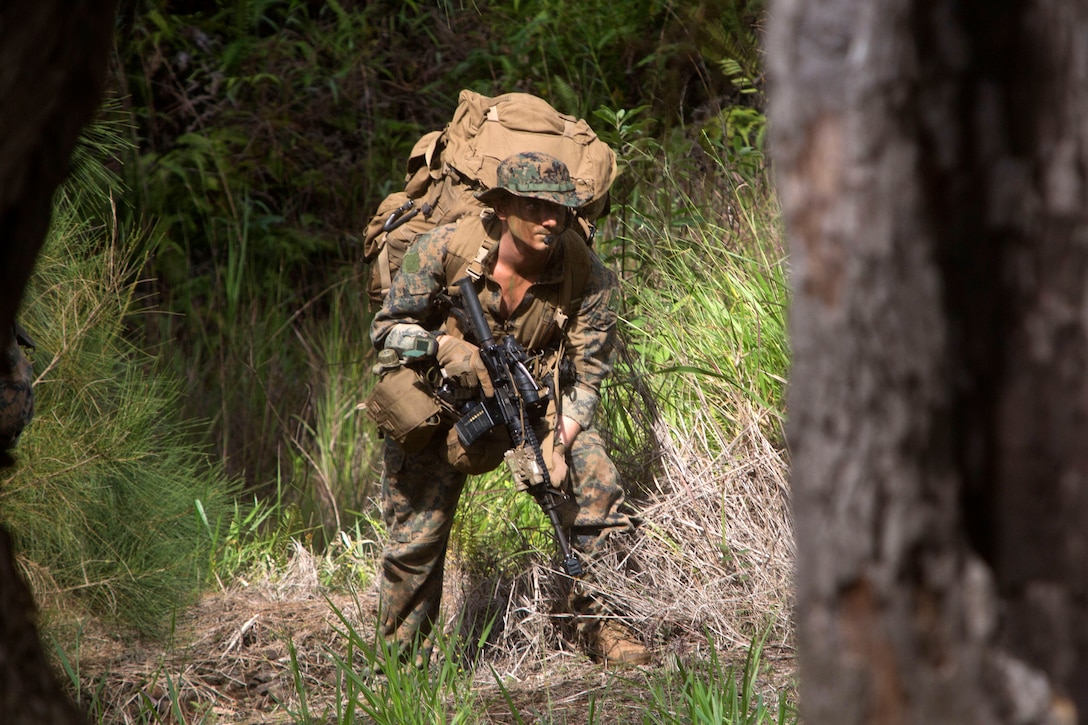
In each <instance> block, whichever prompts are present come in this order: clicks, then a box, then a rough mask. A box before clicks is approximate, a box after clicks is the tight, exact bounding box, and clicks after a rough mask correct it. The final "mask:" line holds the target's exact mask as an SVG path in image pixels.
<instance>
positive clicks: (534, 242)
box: [496, 197, 568, 250]
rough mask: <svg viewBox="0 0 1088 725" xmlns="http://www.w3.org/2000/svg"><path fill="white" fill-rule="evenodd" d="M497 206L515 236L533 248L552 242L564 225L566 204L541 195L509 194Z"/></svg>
mask: <svg viewBox="0 0 1088 725" xmlns="http://www.w3.org/2000/svg"><path fill="white" fill-rule="evenodd" d="M503 207H504V208H502V209H498V210H496V211H497V212H498V214H499V218H500V219H504V220H505V221H506V224H507V226H508V227H509V229H510V233H511V234H512V235H513V237H514V239H515V240H517V241H519V242H521V243H523V244H525V245H527V246H529V247H530V248H532V249H537V250H544V249H547V248H549V247H550V246H551V245H552V243H554V242H555V239H556V237H557V236H558V234H559V233H560V232H562V231H563V230H564V229H566V227H567V215H568V211H567V208H566V207H565V206H562V205H560V204H553V203H551V202H549V201H544V200H542V199H526V198H523V197H510V198H509V201H508V202H507V203H506V204H504V205H503Z"/></svg>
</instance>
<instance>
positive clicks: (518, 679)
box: [79, 586, 652, 725]
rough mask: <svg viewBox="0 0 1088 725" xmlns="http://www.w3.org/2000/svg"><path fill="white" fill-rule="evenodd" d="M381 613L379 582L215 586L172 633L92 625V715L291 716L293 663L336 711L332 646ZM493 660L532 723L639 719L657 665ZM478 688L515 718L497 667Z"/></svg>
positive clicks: (577, 658)
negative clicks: (146, 637)
mask: <svg viewBox="0 0 1088 725" xmlns="http://www.w3.org/2000/svg"><path fill="white" fill-rule="evenodd" d="M334 608H335V610H334ZM337 610H338V611H339V615H338V614H337ZM376 615H377V599H376V596H375V594H374V592H372V591H371V592H361V593H358V594H354V595H349V594H343V593H341V594H328V593H326V594H315V593H313V592H311V591H305V590H291V589H290V588H288V589H286V590H278V589H276V588H275V587H270V586H262V587H250V588H235V589H231V590H229V591H222V592H216V593H212V594H209V595H207V596H205V597H204V598H203V599H202V600H201V601H200V602H199V603H198V604H197V605H196V606H195V607H193V608H191V609H190V610H189V611H187V612H185V613H184V614H183V615H182V616H180V617H179V618H178V621H177V624H176V627H175V629H174V632H173V635H172V636H171V637H170V638H169V641H166V642H146V641H123V640H121V639H119V638H117V637H115V636H111V635H109V634H106V633H104V632H93V631H89V630H87V631H84V634H83V637H82V643H81V648H80V652H81V657H80V661H79V667H80V675H81V681H82V687H83V688H84V689H85V693H84V694H85V697H84V700H85V701H86V699H87V697H88V696H89V695H90V693H92V692H97V693H99V695H98V701H99V702H100V703H101V706H102V710H101V711H100V712H98V713H92V714H93V715H95V720H96V721H104V722H111V723H112V722H140V721H143V720H142V717H141V713H142V712H144V713H146V711H147V710H148V709H149V708H151V707H154V708H155V709H156V710H158V711H159V713H160V714H161V716H162V717H163V720H164V721H165V722H177V721H178V720H179V718H178V717H177V713H176V712H174V711H173V708H174V707H175V706H176V704H180V706H181V716H182V717H181V718H180V719H181V721H183V722H185V723H196V722H201V721H202V720H203V721H206V722H215V723H237V724H244V725H257V724H258V723H261V724H264V723H293V722H296V718H295V717H293V716H292V712H298V709H299V702H298V695H297V692H298V689H297V685H296V682H295V676H296V674H295V673H296V672H297V673H299V676H301V678H302V679H303V680H304V682H305V686H306V690H307V692H308V693H309V696H308V703H307V704H308V708H309V711H310V712H311V713H323V712H335V706H336V702H335V700H336V697H337V693H336V679H337V677H336V675H337V668H336V665H335V663H334V661H333V657H332V654H333V653H338V654H339V655H340V656H343V653H344V650H345V637H344V636H343V634H342V632H343V631H344V629H345V624H344V622H343V621H341V619H340V616H342V617H344V618H345V619H346V620H347V621H348V622H350V623H351V625H352V627H353V628H355V630H356V631H357V632H359V633H361V634H363V635H364V636H366V635H368V634H369V633H370V632H371V631H372V628H373V623H374V621H375V619H376ZM292 649H293V653H292ZM292 657H294V662H295V663H296V664H295V665H293V664H292ZM489 664H492V666H494V667H496V670H497V671H500V672H501V671H503V670H504V669H510V670H511V672H510V673H506V672H504V674H502V678H503V688H505V689H506V691H507V692H506V694H507V695H509V696H510V697H511V698H512V699H513V701H514V703H515V707H516V709H517V712H518V713H519V715H520V717H521V718H523V719H524V720H525V721H527V722H528V721H536V718H535V717H533V713H548V714H549V718H550V719H551V721H552V722H563V723H580V722H587V721H588V718H589V710H590V707H592V708H594V716H595V721H596V722H623V721H632V720H635V719H637V720H641V716H640V714H639V713H641V712H642V710H643V708H644V707H645V704H646V703H645V698H646V697H647V696H648V695H647V678H648V677H650V675H651V672H652V666H651V667H646V668H624V669H622V670H615V669H613V670H609V669H606V668H604V667H602V666H600V665H597V664H594V663H593V662H591V661H590V660H589V659H588V658H587V657H585V656H584V655H583V654H581V653H580V652H577V651H573V650H570V651H556V652H553V653H550V654H549V656H548V662H546V663H544V665H543V666H534V667H532V668H528V669H526V668H520V674H518V673H517V671H518V670H519V668H506V667H505V666H506V665H507V664H509V663H502V662H495V663H489ZM474 689H475V690H476V694H477V702H478V703H479V710H478V712H479V714H480V715H481V716H483V719H484V720H485V721H486V722H493V723H515V722H518V721H519V720H518V718H517V717H515V716H514V715H512V714H511V707H510V705H509V703H508V702H507V701H506V695H504V694H503V692H502V691H501V690H500V689H499V687H498V685H497V684H496V683H495V681H494V679H493V675H492V674H491V672H490V668H489V667H486V666H482V667H477V675H476V683H475V684H474ZM173 693H178V694H177V696H174V695H173ZM591 702H592V703H593V704H592V706H591V704H590V703H591ZM315 721H318V722H319V721H320V719H316V720H315ZM360 721H364V720H360Z"/></svg>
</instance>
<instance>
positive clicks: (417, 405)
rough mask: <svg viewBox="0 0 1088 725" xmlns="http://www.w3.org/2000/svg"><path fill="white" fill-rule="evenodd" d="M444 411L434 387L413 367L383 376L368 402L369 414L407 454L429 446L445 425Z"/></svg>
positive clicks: (396, 370)
mask: <svg viewBox="0 0 1088 725" xmlns="http://www.w3.org/2000/svg"><path fill="white" fill-rule="evenodd" d="M441 412H442V408H441V407H440V406H439V404H438V400H437V399H436V398H435V397H434V395H433V394H432V393H431V386H430V385H429V384H428V383H427V381H425V380H424V379H423V378H422V377H421V376H420V375H419V373H417V372H416V371H415V370H413V369H412V368H410V367H406V366H403V365H402V366H401V367H399V368H396V369H395V370H391V371H390V372H387V373H386V374H384V375H383V376H382V378H381V380H379V381H378V383H377V385H375V386H374V390H373V391H372V392H371V393H370V397H368V398H367V399H366V415H367V417H368V418H370V420H372V421H374V424H375V425H376V426H378V430H380V431H381V432H382V433H384V434H385V435H386V437H388V438H391V439H392V440H394V441H396V442H397V443H398V444H400V446H401V448H403V449H404V450H405V452H407V453H415V452H416V451H418V450H420V449H421V448H423V446H425V445H427V442H428V441H430V439H431V436H433V435H434V432H435V431H436V430H437V429H438V428H439V427H440V426H441V425H442V415H441Z"/></svg>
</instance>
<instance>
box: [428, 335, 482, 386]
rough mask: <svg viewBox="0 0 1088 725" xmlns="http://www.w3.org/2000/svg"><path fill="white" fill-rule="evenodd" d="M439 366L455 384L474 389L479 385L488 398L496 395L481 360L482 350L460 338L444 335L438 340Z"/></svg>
mask: <svg viewBox="0 0 1088 725" xmlns="http://www.w3.org/2000/svg"><path fill="white" fill-rule="evenodd" d="M435 359H436V360H438V364H439V365H441V366H442V369H443V370H444V371H445V372H446V377H447V378H449V379H450V380H452V381H453V382H454V383H455V384H457V385H460V386H462V387H465V388H470V389H473V388H475V387H476V386H477V385H479V386H480V389H481V390H482V391H483V393H484V395H485V396H487V397H489V398H490V397H492V396H493V395H495V386H494V385H493V384H492V383H491V376H490V375H488V374H487V368H486V367H484V361H483V360H481V359H480V348H478V347H476V346H475V345H473V344H472V343H471V342H466V341H465V340H462V339H460V338H458V337H452V336H450V335H443V336H441V337H439V338H438V353H437V355H436V356H435Z"/></svg>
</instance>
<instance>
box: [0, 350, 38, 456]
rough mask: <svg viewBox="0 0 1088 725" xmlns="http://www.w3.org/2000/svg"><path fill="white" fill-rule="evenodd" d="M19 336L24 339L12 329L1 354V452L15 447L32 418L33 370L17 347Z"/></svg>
mask: <svg viewBox="0 0 1088 725" xmlns="http://www.w3.org/2000/svg"><path fill="white" fill-rule="evenodd" d="M21 337H22V338H23V339H24V340H25V339H26V338H25V336H21V335H20V334H19V333H17V332H16V331H14V330H13V331H12V332H11V334H10V337H9V338H8V343H7V346H6V347H5V348H4V350H3V351H2V352H0V451H6V450H8V449H10V448H12V447H14V446H15V444H16V443H17V442H18V440H19V436H20V435H21V434H22V432H23V428H25V427H26V425H27V424H28V423H29V422H30V419H31V418H33V417H34V388H33V382H34V370H33V368H32V366H31V364H30V360H28V359H27V357H26V355H25V354H23V351H22V348H21V347H20V346H19V343H20V338H21ZM27 342H29V341H27Z"/></svg>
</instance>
